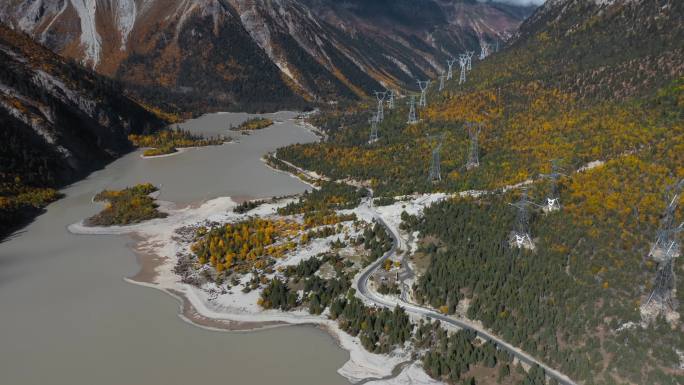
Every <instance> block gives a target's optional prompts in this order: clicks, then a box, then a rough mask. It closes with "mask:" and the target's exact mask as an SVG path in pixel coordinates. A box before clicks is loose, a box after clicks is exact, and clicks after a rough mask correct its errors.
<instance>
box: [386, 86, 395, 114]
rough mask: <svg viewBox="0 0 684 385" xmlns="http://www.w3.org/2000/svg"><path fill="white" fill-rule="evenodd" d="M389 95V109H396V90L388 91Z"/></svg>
mask: <svg viewBox="0 0 684 385" xmlns="http://www.w3.org/2000/svg"><path fill="white" fill-rule="evenodd" d="M387 94H388V95H389V99H387V108H389V109H390V110H393V109H394V90H387Z"/></svg>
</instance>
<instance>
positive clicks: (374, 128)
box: [368, 115, 378, 144]
mask: <svg viewBox="0 0 684 385" xmlns="http://www.w3.org/2000/svg"><path fill="white" fill-rule="evenodd" d="M368 122H369V123H370V124H371V132H370V140H369V141H368V144H372V143H374V142H376V141H377V140H378V117H377V115H373V117H371V118H370V119H368Z"/></svg>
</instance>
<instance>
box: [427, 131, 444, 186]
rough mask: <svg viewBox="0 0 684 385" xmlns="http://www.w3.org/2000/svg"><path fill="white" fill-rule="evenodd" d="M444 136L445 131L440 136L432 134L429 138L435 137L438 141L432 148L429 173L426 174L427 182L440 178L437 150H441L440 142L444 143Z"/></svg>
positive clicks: (437, 180)
mask: <svg viewBox="0 0 684 385" xmlns="http://www.w3.org/2000/svg"><path fill="white" fill-rule="evenodd" d="M445 136H446V133H444V134H442V135H441V136H436V135H435V136H432V137H430V139H435V138H439V142H438V144H437V146H436V147H435V148H434V149H432V160H431V162H430V173H429V175H428V181H429V182H433V183H434V182H439V181H441V180H442V174H441V172H442V171H441V160H440V156H439V152H440V151H441V150H442V144H444V137H445Z"/></svg>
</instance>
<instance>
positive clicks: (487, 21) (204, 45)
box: [0, 0, 532, 111]
mask: <svg viewBox="0 0 684 385" xmlns="http://www.w3.org/2000/svg"><path fill="white" fill-rule="evenodd" d="M531 11H532V8H531V7H514V6H509V5H504V4H499V3H490V2H477V1H470V0H418V1H416V0H400V1H387V0H377V1H361V0H353V1H345V2H339V1H333V0H192V1H191V0H8V1H5V2H4V4H3V5H0V20H2V21H4V22H6V23H8V24H10V25H12V26H13V27H14V28H16V29H21V30H24V31H26V32H28V33H30V34H31V35H32V36H33V37H34V38H35V39H37V40H38V41H40V42H42V43H44V44H46V45H47V46H48V47H50V48H52V49H53V50H55V51H56V52H58V53H60V54H63V55H65V56H67V57H71V58H74V59H77V60H80V61H82V62H84V63H86V64H87V65H89V66H91V67H92V68H95V69H96V70H97V71H98V72H100V73H103V74H106V75H109V76H113V77H115V78H117V79H120V80H122V81H124V82H125V83H126V84H128V85H129V87H130V88H132V89H133V90H134V91H136V92H137V93H139V94H140V95H143V96H145V98H146V99H148V100H151V101H154V102H157V103H162V102H166V103H169V104H175V105H177V106H181V107H182V108H183V109H186V110H195V111H197V110H210V109H215V108H224V109H225V108H232V109H255V108H256V109H264V108H268V109H275V108H280V107H285V106H287V107H301V106H302V105H304V104H305V101H307V100H308V101H312V100H326V101H329V100H333V99H338V98H357V97H360V96H364V95H367V94H368V93H370V92H372V91H373V90H377V89H381V88H382V87H383V86H382V85H388V86H389V85H394V86H409V87H415V79H416V78H425V77H427V76H432V77H434V76H435V74H436V73H437V72H438V71H440V70H441V69H442V68H443V66H444V64H443V62H444V59H445V58H446V57H447V56H448V55H449V53H450V52H457V51H461V50H463V49H464V48H465V47H468V48H471V49H475V48H476V47H478V44H479V41H480V40H486V41H494V40H497V39H498V40H504V39H505V38H506V37H507V36H509V34H510V33H511V32H512V31H513V30H515V28H516V27H517V26H518V24H519V23H520V21H521V20H523V19H524V17H525V16H527V15H528V14H529V13H530V12H531Z"/></svg>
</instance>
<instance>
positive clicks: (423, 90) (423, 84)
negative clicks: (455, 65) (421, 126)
mask: <svg viewBox="0 0 684 385" xmlns="http://www.w3.org/2000/svg"><path fill="white" fill-rule="evenodd" d="M418 87H420V101H419V102H418V106H419V107H427V90H428V87H430V81H429V80H422V81H421V80H418Z"/></svg>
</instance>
